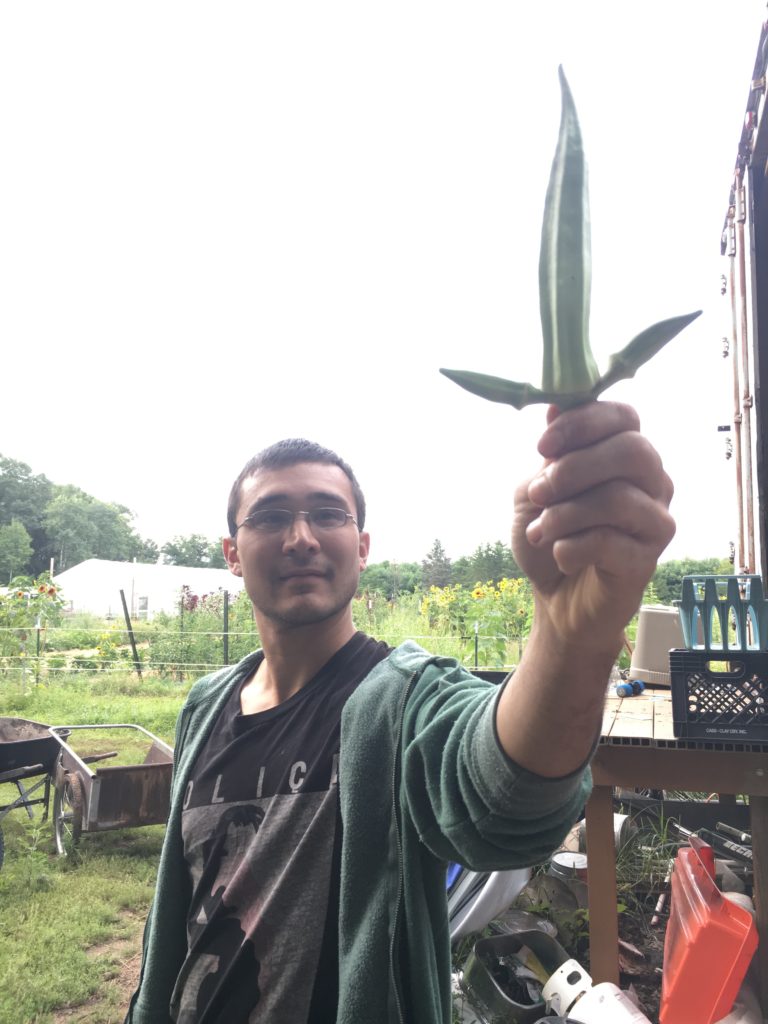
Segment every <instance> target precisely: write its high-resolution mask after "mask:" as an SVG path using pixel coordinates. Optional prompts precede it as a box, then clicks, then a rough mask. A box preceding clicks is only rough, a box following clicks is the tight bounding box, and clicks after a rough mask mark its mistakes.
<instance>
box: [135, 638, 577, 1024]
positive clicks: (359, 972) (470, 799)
mask: <svg viewBox="0 0 768 1024" xmlns="http://www.w3.org/2000/svg"><path fill="white" fill-rule="evenodd" d="M252 657H253V656H252V655H250V656H249V658H252ZM242 666H243V663H242V662H241V664H240V666H235V667H234V668H230V669H223V670H221V671H219V672H216V673H213V674H212V675H210V676H206V677H205V678H203V679H201V680H200V681H199V682H198V683H196V684H195V686H194V687H193V688H192V690H191V691H190V693H189V696H188V698H187V700H186V703H185V705H184V708H183V709H182V712H181V715H180V716H179V721H178V723H177V727H176V750H175V766H174V780H173V786H172V792H171V810H170V814H169V818H168V828H167V832H166V838H165V843H164V845H163V851H162V854H161V857H160V865H159V869H158V878H157V888H156V891H155V898H154V902H153V906H152V910H151V912H150V915H149V917H148V919H147V926H146V929H145V933H144V957H143V963H142V971H141V978H140V982H139V988H138V990H137V992H136V993H135V995H134V997H133V1000H132V1002H131V1007H130V1009H129V1011H128V1016H127V1018H126V1024H169V1022H170V1017H169V1015H168V1006H169V1003H170V998H171V992H172V991H173V987H174V984H175V982H176V977H177V974H178V971H179V969H180V967H181V965H182V963H183V961H184V957H185V956H186V952H187V937H186V916H187V909H188V905H189V895H190V884H189V879H188V875H187V872H186V870H185V869H184V861H183V850H182V838H181V805H182V800H183V794H184V789H185V787H186V783H187V779H188V776H189V771H190V768H191V766H192V764H193V763H194V760H195V757H196V755H197V752H198V750H199V749H200V746H201V745H202V743H203V742H204V740H205V738H206V737H207V736H208V734H209V733H210V731H211V729H212V727H213V725H214V723H215V722H216V719H217V718H218V715H219V712H220V710H221V708H222V707H223V705H224V703H225V702H226V700H227V698H228V696H229V694H230V693H231V691H232V688H233V686H235V685H236V683H237V682H238V680H240V679H242ZM498 693H499V689H498V688H497V687H495V686H494V685H493V684H491V683H486V682H483V681H482V680H480V679H478V678H477V677H476V676H473V675H471V673H469V672H468V671H467V670H466V669H465V668H463V667H462V666H461V665H459V664H458V663H457V662H456V661H454V660H453V659H451V658H436V657H432V656H431V655H429V654H428V653H427V652H426V651H424V650H422V648H420V647H419V646H418V644H415V643H413V642H412V641H408V642H406V643H404V644H402V645H401V646H400V647H398V648H397V649H396V650H395V651H393V652H392V654H390V656H389V657H388V658H386V659H385V660H384V661H382V662H380V663H379V664H378V665H377V666H376V667H375V668H374V669H373V670H372V671H371V672H370V673H369V675H368V676H367V677H366V678H365V679H364V680H363V682H362V683H361V684H360V686H359V687H358V688H357V690H356V691H355V692H354V694H353V695H352V696H351V697H350V699H349V700H348V701H347V703H346V706H345V708H344V712H343V714H342V720H341V750H340V761H339V799H340V806H341V815H342V821H343V827H344V833H343V842H342V857H341V901H340V903H341V909H340V915H339V1010H338V1015H337V1018H336V1020H337V1024H353V1022H354V1024H448V1022H449V1021H450V1020H451V1000H450V943H449V935H448V915H447V904H446V892H445V868H446V862H447V861H458V862H459V863H461V864H464V865H465V866H467V867H471V868H473V869H475V870H481V871H493V870H501V869H505V868H514V867H525V866H528V865H532V864H536V863H539V862H540V861H542V860H544V859H545V858H546V857H547V856H548V855H549V854H550V853H551V852H552V850H554V849H556V848H557V846H558V845H559V843H560V842H561V841H562V839H563V837H564V836H565V835H566V833H567V831H568V829H569V828H570V826H571V824H572V823H573V822H574V821H575V820H576V819H577V817H578V815H579V812H580V811H581V809H582V807H583V806H584V803H585V801H586V799H587V796H588V795H589V788H590V784H591V779H590V774H589V770H588V769H584V770H580V771H578V772H575V773H574V774H572V775H570V776H567V777H566V778H563V779H544V778H541V777H539V776H537V775H533V774H531V773H530V772H526V771H524V770H523V769H521V768H519V767H518V766H516V765H515V764H514V763H513V762H511V761H510V760H509V759H508V758H507V756H506V755H505V753H504V751H503V750H502V749H501V747H500V745H499V742H498V739H497V737H496V729H495V706H496V699H497V695H498ZM296 1024H299V1022H296Z"/></svg>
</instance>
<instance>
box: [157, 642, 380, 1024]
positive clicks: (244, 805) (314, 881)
mask: <svg viewBox="0 0 768 1024" xmlns="http://www.w3.org/2000/svg"><path fill="white" fill-rule="evenodd" d="M390 651H391V648H390V647H389V646H388V645H387V644H385V643H381V642H378V641H376V640H373V639H372V638H371V637H368V636H366V635H365V634H364V633H356V634H355V635H354V636H353V637H352V639H351V640H350V641H349V642H348V643H347V644H346V645H345V646H344V647H343V648H342V649H341V650H340V651H337V653H336V654H335V655H334V656H333V657H332V658H331V659H330V660H329V661H328V662H327V663H326V664H325V665H324V666H323V668H322V669H320V671H319V672H318V673H317V675H316V676H315V677H314V678H313V679H312V680H310V681H309V682H308V683H307V684H306V685H305V686H304V687H303V688H302V689H301V690H299V691H298V692H297V693H295V694H294V695H293V696H292V697H290V698H289V699H288V700H286V701H284V702H283V703H282V704H279V705H278V706H277V707H274V708H270V709H269V710H267V711H261V712H258V713H257V714H253V715H244V714H243V713H242V712H241V710H240V693H241V690H242V687H243V684H244V683H245V682H246V681H247V680H248V679H249V678H251V677H252V675H253V673H254V671H255V670H256V669H257V668H258V665H259V662H260V659H261V655H255V656H254V657H253V659H251V660H249V661H248V662H246V663H245V664H244V665H243V667H242V671H243V679H242V681H241V683H240V684H239V685H238V686H236V687H235V688H234V690H233V692H232V695H231V697H230V699H229V701H228V702H227V704H226V705H225V707H224V708H223V710H222V713H221V715H220V717H219V719H218V721H217V723H216V726H215V727H214V730H213V732H212V733H211V735H210V736H209V738H208V739H207V741H206V742H205V744H204V745H203V747H202V749H201V751H200V753H199V755H198V757H197V760H196V762H195V765H194V768H193V770H192V774H191V776H190V780H189V783H188V785H187V791H186V793H185V796H184V809H183V814H182V837H183V842H184V856H185V859H186V862H187V865H188V869H189V872H190V877H191V880H192V899H191V902H190V907H189V914H188V917H187V938H188V953H187V958H186V960H185V962H184V965H183V967H182V969H181V971H180V973H179V977H178V980H177V984H176V988H175V990H174V994H173V998H172V1001H171V1016H172V1018H173V1020H174V1021H176V1022H177V1024H240V1022H243V1024H246V1022H248V1024H260V1022H262V1021H265V1022H266V1021H269V1022H270V1024H302V1022H305V1021H306V1022H308V1024H326V1022H333V1021H335V1019H336V1010H337V1001H338V911H339V850H340V828H341V822H340V819H339V811H338V798H337V790H338V761H339V741H340V733H341V712H342V709H343V707H344V704H345V702H346V700H347V698H348V697H349V696H350V694H351V693H352V692H353V691H354V689H355V688H356V687H357V685H358V684H359V683H360V682H361V681H362V680H363V679H364V678H365V676H366V675H368V673H369V672H370V671H371V669H372V668H373V667H374V666H375V665H376V664H378V662H379V661H381V660H382V659H384V658H385V657H386V656H387V655H388V654H389V652H390Z"/></svg>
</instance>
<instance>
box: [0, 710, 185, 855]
mask: <svg viewBox="0 0 768 1024" xmlns="http://www.w3.org/2000/svg"><path fill="white" fill-rule="evenodd" d="M76 729H87V730H95V729H109V730H110V731H114V730H117V729H131V730H136V731H138V732H139V733H141V734H142V735H143V736H144V737H145V738H146V739H147V742H148V748H147V752H146V756H145V758H144V762H143V763H142V764H132V765H101V764H99V762H102V761H105V760H108V759H110V758H112V757H116V756H117V751H110V752H109V753H103V754H93V755H90V756H85V757H81V756H80V755H79V754H77V753H76V752H75V751H74V750H73V749H72V747H71V746H70V745H69V743H68V742H67V739H68V738H69V736H71V734H72V732H73V731H74V730H76ZM96 764H99V766H98V767H96V768H94V767H92V765H96ZM172 768H173V748H172V747H170V746H169V745H168V744H167V743H164V742H163V741H162V740H161V739H158V737H157V736H154V735H153V734H152V733H151V732H149V731H148V730H147V729H144V728H143V727H142V726H140V725H132V724H114V725H112V724H108V725H59V726H48V725H43V724H42V723H41V722H33V721H29V720H27V719H24V718H0V783H14V784H15V786H16V789H17V791H18V794H19V795H18V797H16V799H15V800H13V801H12V802H11V803H8V804H5V805H0V822H2V819H3V818H4V817H5V815H6V814H9V813H10V812H11V811H12V810H15V809H17V808H24V810H25V811H26V812H27V814H28V815H29V817H30V818H32V817H33V816H34V811H33V807H34V806H36V805H42V807H43V819H42V820H43V821H45V820H46V819H47V818H48V811H49V804H50V794H51V789H53V815H52V820H53V835H54V842H55V845H56V851H57V853H58V854H59V855H60V856H66V855H67V854H68V853H70V852H71V851H72V850H73V849H74V847H75V846H76V845H77V843H78V842H79V840H80V836H81V835H82V833H83V832H103V831H106V830H108V829H116V828H131V827H134V826H138V825H154V824H162V823H164V822H165V820H166V818H167V816H168V808H169V805H170V791H171V772H172ZM31 779H36V781H35V782H33V783H32V784H31V785H28V784H27V780H31ZM40 791H42V792H41V793H40ZM36 793H40V795H37V796H36V795H35V794H36ZM3 859H4V841H3V833H2V828H1V827H0V867H2V863H3Z"/></svg>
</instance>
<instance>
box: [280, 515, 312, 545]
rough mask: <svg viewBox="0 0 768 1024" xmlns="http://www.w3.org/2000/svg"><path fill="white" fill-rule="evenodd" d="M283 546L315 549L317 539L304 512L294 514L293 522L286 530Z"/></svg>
mask: <svg viewBox="0 0 768 1024" xmlns="http://www.w3.org/2000/svg"><path fill="white" fill-rule="evenodd" d="M285 544H286V545H287V546H288V547H297V546H302V547H317V546H318V544H317V537H315V535H314V533H313V532H312V527H311V526H310V523H309V516H308V514H307V513H306V512H296V513H295V514H294V517H293V522H292V523H291V525H290V526H289V527H288V529H287V530H286V534H285Z"/></svg>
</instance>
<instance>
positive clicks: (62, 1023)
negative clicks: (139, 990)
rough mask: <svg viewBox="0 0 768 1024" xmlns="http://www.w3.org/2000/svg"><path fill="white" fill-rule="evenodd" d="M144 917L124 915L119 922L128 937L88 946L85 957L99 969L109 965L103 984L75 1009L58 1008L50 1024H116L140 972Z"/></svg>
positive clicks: (121, 1018)
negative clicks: (126, 930)
mask: <svg viewBox="0 0 768 1024" xmlns="http://www.w3.org/2000/svg"><path fill="white" fill-rule="evenodd" d="M145 917H146V914H145V913H141V914H132V913H130V912H126V913H125V914H123V915H122V921H123V923H124V924H126V925H127V926H128V927H130V929H131V932H130V935H129V936H127V937H125V936H123V937H121V938H117V939H112V940H110V941H109V942H101V943H99V944H98V945H96V946H91V947H90V949H89V950H88V956H89V957H91V958H92V959H93V960H98V961H99V963H100V964H101V965H103V964H104V963H105V962H106V963H107V964H108V965H109V968H108V971H107V974H106V980H105V982H104V984H103V986H102V988H101V990H100V991H99V992H97V993H96V994H95V995H94V996H92V997H91V998H90V999H89V1000H88V1001H87V1002H85V1003H81V1004H80V1005H79V1006H67V1007H62V1008H61V1009H60V1010H56V1011H55V1013H54V1015H53V1024H119V1022H121V1021H122V1020H123V1019H124V1018H125V1013H126V1010H127V1008H128V1002H129V1000H130V998H131V996H132V995H133V991H134V989H135V988H136V985H137V984H138V980H139V971H140V969H141V936H142V932H143V929H144V920H145Z"/></svg>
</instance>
